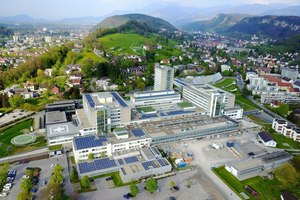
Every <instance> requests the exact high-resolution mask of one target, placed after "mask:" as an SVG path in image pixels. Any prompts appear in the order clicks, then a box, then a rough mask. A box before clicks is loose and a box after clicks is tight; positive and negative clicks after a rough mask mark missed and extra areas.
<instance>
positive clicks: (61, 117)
mask: <svg viewBox="0 0 300 200" xmlns="http://www.w3.org/2000/svg"><path fill="white" fill-rule="evenodd" d="M64 122H67V116H66V112H65V111H51V112H46V125H48V124H57V123H64Z"/></svg>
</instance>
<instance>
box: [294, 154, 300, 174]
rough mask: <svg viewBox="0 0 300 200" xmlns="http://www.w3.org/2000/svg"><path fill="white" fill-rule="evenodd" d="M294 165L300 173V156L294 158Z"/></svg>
mask: <svg viewBox="0 0 300 200" xmlns="http://www.w3.org/2000/svg"><path fill="white" fill-rule="evenodd" d="M292 164H293V166H294V167H295V169H296V170H297V171H298V172H300V155H298V156H294V158H293V160H292Z"/></svg>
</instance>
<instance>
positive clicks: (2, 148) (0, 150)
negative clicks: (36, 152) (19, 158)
mask: <svg viewBox="0 0 300 200" xmlns="http://www.w3.org/2000/svg"><path fill="white" fill-rule="evenodd" d="M32 122H33V120H32V119H29V120H26V121H24V122H21V123H18V124H16V125H14V126H12V127H10V128H7V129H4V130H2V131H1V132H0V158H2V157H5V156H9V155H13V154H16V153H21V152H24V151H28V150H33V149H36V148H41V147H44V146H46V145H47V140H46V139H45V137H43V136H40V137H37V138H36V141H35V142H34V143H33V144H31V145H27V146H22V147H17V146H14V145H12V144H11V143H10V141H11V139H12V138H14V137H15V136H18V135H21V134H23V132H22V130H24V129H28V130H29V129H30V126H31V125H32Z"/></svg>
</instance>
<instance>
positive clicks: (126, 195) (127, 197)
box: [123, 193, 133, 199]
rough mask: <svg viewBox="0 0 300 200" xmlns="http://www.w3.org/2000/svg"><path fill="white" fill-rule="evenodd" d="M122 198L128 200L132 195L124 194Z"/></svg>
mask: <svg viewBox="0 0 300 200" xmlns="http://www.w3.org/2000/svg"><path fill="white" fill-rule="evenodd" d="M123 197H124V198H125V199H130V198H132V197H133V195H132V194H131V193H127V194H124V195H123Z"/></svg>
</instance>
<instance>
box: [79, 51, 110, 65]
mask: <svg viewBox="0 0 300 200" xmlns="http://www.w3.org/2000/svg"><path fill="white" fill-rule="evenodd" d="M82 56H83V58H82V59H81V60H79V61H78V62H77V63H78V64H83V63H85V60H87V59H90V60H93V61H95V62H105V61H106V60H105V59H104V58H102V57H100V56H97V55H96V54H95V53H94V52H87V51H84V52H83V54H82Z"/></svg>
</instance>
